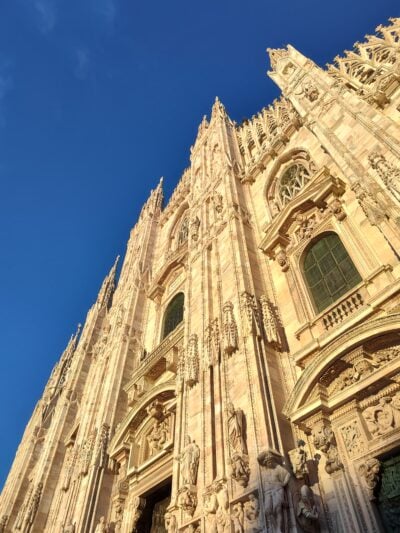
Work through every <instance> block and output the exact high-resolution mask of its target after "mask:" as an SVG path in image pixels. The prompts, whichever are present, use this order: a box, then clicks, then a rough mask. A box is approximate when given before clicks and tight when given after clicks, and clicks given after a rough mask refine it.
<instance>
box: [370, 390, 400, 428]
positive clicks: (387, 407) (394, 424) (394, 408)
mask: <svg viewBox="0 0 400 533" xmlns="http://www.w3.org/2000/svg"><path fill="white" fill-rule="evenodd" d="M362 416H363V417H364V420H365V422H366V424H367V427H368V429H369V431H370V432H371V434H372V435H373V436H374V437H377V436H379V435H384V434H385V433H387V432H388V431H392V430H393V429H396V428H399V427H400V392H397V393H396V394H395V395H394V396H393V397H390V396H385V397H383V398H380V399H379V401H378V402H377V404H376V405H372V406H371V407H367V408H366V409H364V411H363V413H362Z"/></svg>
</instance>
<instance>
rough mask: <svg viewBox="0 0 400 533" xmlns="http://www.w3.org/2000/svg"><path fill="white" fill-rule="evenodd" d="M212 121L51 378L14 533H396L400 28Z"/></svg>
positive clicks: (25, 467) (282, 53)
mask: <svg viewBox="0 0 400 533" xmlns="http://www.w3.org/2000/svg"><path fill="white" fill-rule="evenodd" d="M269 55H270V62H271V70H270V72H269V76H270V77H271V78H272V79H273V81H274V82H275V83H276V84H277V85H278V86H279V87H280V89H281V91H282V96H281V98H279V99H278V100H276V101H274V103H273V104H272V105H270V106H269V107H266V108H264V109H263V110H262V111H260V112H259V113H258V114H257V115H255V116H253V117H252V118H251V119H250V120H246V121H244V122H243V123H242V124H236V123H235V122H233V121H232V120H231V119H230V118H229V116H228V114H227V112H226V110H225V108H224V106H223V105H222V103H221V102H220V101H219V100H218V99H217V100H216V102H215V104H214V105H213V108H212V112H211V117H210V119H209V120H208V119H207V118H204V119H203V121H202V122H201V124H200V127H199V131H198V135H197V138H196V140H195V143H194V145H193V146H192V148H191V158H190V159H191V164H190V167H189V168H188V169H186V170H185V171H184V173H183V175H182V177H181V179H180V181H179V183H178V185H177V187H176V189H175V191H174V192H173V194H172V196H171V198H170V199H169V201H168V203H167V204H166V205H165V206H164V205H163V192H162V182H160V184H159V185H158V187H157V188H156V189H155V190H154V191H152V192H151V194H150V197H149V199H148V201H147V202H146V204H145V205H144V206H143V209H142V212H141V214H140V217H139V220H138V221H137V224H136V225H135V227H134V228H133V229H132V231H131V233H130V238H129V241H128V245H127V251H126V255H125V258H124V260H123V264H122V268H121V273H120V275H119V279H118V281H117V279H116V270H117V264H115V265H114V266H113V267H112V269H111V271H110V273H109V274H108V275H107V277H106V278H105V280H104V283H103V285H102V287H101V289H100V292H99V295H98V297H97V300H96V302H95V303H94V305H93V306H92V307H91V309H90V310H89V312H88V314H87V317H86V321H85V324H84V326H83V328H82V331H81V332H78V333H77V334H76V335H74V336H73V337H72V338H71V340H70V342H69V344H68V346H67V348H66V349H65V351H64V353H63V354H62V356H61V359H60V361H59V363H58V364H57V365H56V366H55V368H54V370H53V372H52V374H51V377H50V379H49V381H48V384H47V386H46V388H45V390H44V393H43V396H42V398H41V399H40V401H39V402H38V404H37V406H36V408H35V410H34V412H33V415H32V418H31V420H30V422H29V424H28V426H27V428H26V430H25V433H24V436H23V439H22V442H21V444H20V446H19V448H18V451H17V453H16V457H15V461H14V464H13V466H12V469H11V471H10V474H9V476H8V479H7V482H6V484H5V487H4V490H3V492H2V495H1V500H0V531H1V532H7V533H8V532H13V533H35V532H36V533H41V532H46V533H47V532H49V533H50V532H54V533H62V532H64V533H66V532H69V533H74V532H75V533H91V532H95V533H104V532H110V533H111V532H120V533H132V532H138V533H166V532H167V533H178V532H179V533H200V532H204V533H228V532H229V533H259V532H268V533H289V532H293V533H294V532H318V531H321V532H333V531H334V532H352V533H365V532H383V531H386V532H395V531H397V532H398V531H400V510H399V509H400V336H399V334H400V231H399V230H400V19H391V20H390V21H389V22H388V24H387V25H386V26H380V27H378V28H377V33H376V35H373V36H368V37H367V38H366V41H365V42H362V43H357V44H356V45H355V47H354V49H353V50H352V51H348V52H346V53H345V55H344V56H343V57H337V58H335V65H330V66H328V67H327V69H321V68H320V67H318V66H317V65H316V64H315V63H314V62H313V61H312V60H310V59H308V58H306V57H304V56H303V55H302V54H301V53H300V52H299V51H297V50H296V49H294V48H293V47H291V46H288V47H287V48H286V49H279V50H269Z"/></svg>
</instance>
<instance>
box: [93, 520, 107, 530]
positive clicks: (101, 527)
mask: <svg viewBox="0 0 400 533" xmlns="http://www.w3.org/2000/svg"><path fill="white" fill-rule="evenodd" d="M94 533H108V524H107V522H106V519H105V517H104V516H101V517H100V520H99V523H98V524H97V526H96V529H95V530H94Z"/></svg>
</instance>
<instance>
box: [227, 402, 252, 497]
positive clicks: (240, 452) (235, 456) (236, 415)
mask: <svg viewBox="0 0 400 533" xmlns="http://www.w3.org/2000/svg"><path fill="white" fill-rule="evenodd" d="M227 419H228V440H229V449H230V454H231V469H232V479H234V480H235V481H236V483H238V484H239V485H241V486H242V487H247V484H248V482H249V477H250V468H249V457H248V451H247V436H246V417H245V414H244V412H243V411H242V410H241V409H235V407H234V406H233V404H232V403H231V402H230V403H229V404H228V408H227Z"/></svg>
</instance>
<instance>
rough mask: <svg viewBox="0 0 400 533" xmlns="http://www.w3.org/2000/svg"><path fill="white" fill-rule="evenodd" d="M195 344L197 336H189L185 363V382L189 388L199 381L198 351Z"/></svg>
mask: <svg viewBox="0 0 400 533" xmlns="http://www.w3.org/2000/svg"><path fill="white" fill-rule="evenodd" d="M197 343H198V339H197V335H196V334H193V335H190V337H189V344H188V348H187V354H186V363H185V381H186V383H187V384H188V385H189V386H190V387H191V386H193V385H194V384H195V383H197V382H198V381H199V350H198V344H197Z"/></svg>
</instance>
